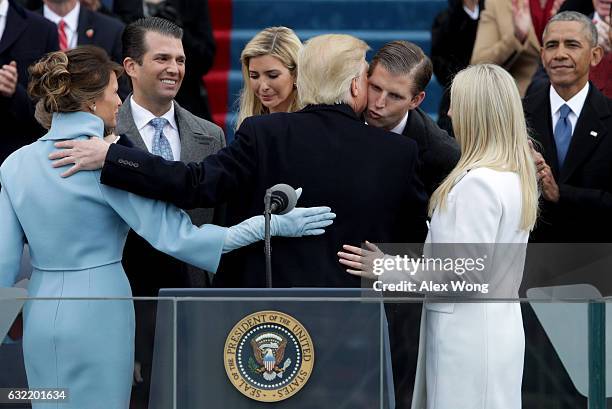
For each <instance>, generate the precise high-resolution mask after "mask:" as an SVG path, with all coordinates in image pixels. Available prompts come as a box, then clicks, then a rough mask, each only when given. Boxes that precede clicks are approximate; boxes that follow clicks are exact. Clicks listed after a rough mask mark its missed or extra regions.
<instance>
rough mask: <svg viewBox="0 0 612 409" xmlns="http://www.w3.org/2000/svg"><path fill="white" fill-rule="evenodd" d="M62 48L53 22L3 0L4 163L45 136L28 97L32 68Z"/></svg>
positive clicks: (0, 109)
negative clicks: (47, 55)
mask: <svg viewBox="0 0 612 409" xmlns="http://www.w3.org/2000/svg"><path fill="white" fill-rule="evenodd" d="M58 46H59V44H58V39H57V29H56V27H55V26H54V25H53V24H52V23H51V22H49V21H47V20H45V19H44V18H42V17H41V16H39V15H37V14H35V13H32V12H30V11H28V10H25V9H24V8H23V7H21V6H20V5H18V4H16V3H15V2H13V1H12V0H0V123H2V142H1V143H0V163H2V162H4V159H6V157H7V156H8V155H10V154H11V153H12V152H13V151H15V150H17V149H19V148H20V147H22V146H24V145H27V144H29V143H32V142H34V141H35V140H36V139H38V137H40V136H41V135H42V134H43V131H44V130H43V128H41V127H40V126H39V125H38V123H37V122H36V120H35V119H34V104H33V103H32V101H31V99H30V97H29V96H28V94H27V86H28V67H29V66H30V65H31V64H33V63H34V62H35V61H36V60H38V59H39V58H41V57H42V56H43V55H45V54H46V53H48V52H51V51H55V50H57V49H58Z"/></svg>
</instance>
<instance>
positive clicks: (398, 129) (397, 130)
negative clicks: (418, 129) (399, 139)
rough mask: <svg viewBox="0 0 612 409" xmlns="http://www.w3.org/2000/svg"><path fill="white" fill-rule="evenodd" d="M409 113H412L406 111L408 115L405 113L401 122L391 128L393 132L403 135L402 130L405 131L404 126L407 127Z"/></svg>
mask: <svg viewBox="0 0 612 409" xmlns="http://www.w3.org/2000/svg"><path fill="white" fill-rule="evenodd" d="M409 114H410V111H408V112H406V115H404V117H403V118H402V120H401V121H400V122H399V124H397V125H396V126H395V128H393V129H391V132H393V133H397V134H400V135H401V134H402V132H404V128H406V123H407V122H408V115H409Z"/></svg>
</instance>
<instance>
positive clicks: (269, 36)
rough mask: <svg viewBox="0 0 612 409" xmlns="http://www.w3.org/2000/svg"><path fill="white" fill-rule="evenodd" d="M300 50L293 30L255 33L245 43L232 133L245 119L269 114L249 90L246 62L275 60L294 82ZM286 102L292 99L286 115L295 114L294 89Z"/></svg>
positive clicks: (268, 29) (300, 46)
mask: <svg viewBox="0 0 612 409" xmlns="http://www.w3.org/2000/svg"><path fill="white" fill-rule="evenodd" d="M301 48H302V42H301V41H300V39H299V38H298V36H297V35H295V33H294V32H293V30H291V29H290V28H287V27H268V28H266V29H263V30H262V31H260V32H259V33H257V34H256V35H255V37H253V38H252V39H251V41H249V42H248V43H247V45H246V46H245V47H244V49H243V50H242V53H241V54H240V61H241V63H242V80H243V84H244V85H243V87H242V91H241V92H240V102H239V104H240V108H239V111H238V119H237V121H236V128H235V129H238V128H239V127H240V124H242V121H244V120H245V118H248V117H250V116H253V115H262V114H268V113H269V111H268V108H266V107H265V106H263V104H262V103H261V101H260V100H259V98H257V96H255V93H254V92H253V90H252V89H251V87H250V86H249V61H250V60H251V58H255V57H262V56H264V55H271V56H272V57H275V58H277V59H278V60H279V61H280V62H281V63H282V64H283V65H284V66H285V67H286V68H287V69H288V70H289V72H290V73H291V75H292V76H293V78H294V79H295V78H297V58H298V53H299V51H300V49H301ZM289 98H292V99H293V100H292V101H291V105H289V112H293V111H297V110H298V108H299V102H298V98H297V91H296V90H295V89H294V90H293V92H292V94H291V95H290V96H289Z"/></svg>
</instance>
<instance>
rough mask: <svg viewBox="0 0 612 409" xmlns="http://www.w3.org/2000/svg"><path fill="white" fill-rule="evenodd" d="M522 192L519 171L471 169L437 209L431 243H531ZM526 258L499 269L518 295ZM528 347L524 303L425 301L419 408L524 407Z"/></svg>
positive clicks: (417, 386)
mask: <svg viewBox="0 0 612 409" xmlns="http://www.w3.org/2000/svg"><path fill="white" fill-rule="evenodd" d="M521 191H522V190H521V186H520V180H519V176H518V174H516V173H513V172H500V171H495V170H492V169H488V168H477V169H473V170H471V171H470V172H467V173H466V174H464V176H463V177H462V178H460V179H459V181H458V182H457V183H456V184H455V186H454V187H453V188H452V190H451V191H450V193H449V196H448V198H447V205H446V207H445V209H444V210H442V211H441V210H440V209H436V210H435V212H434V214H433V216H432V220H431V224H430V230H429V234H428V236H427V242H429V243H491V244H494V243H527V240H528V237H529V233H528V232H527V231H524V230H521V229H520V219H521V207H522V204H521ZM496 249H499V247H496ZM501 258H502V259H503V257H501ZM503 262H504V261H503V260H502V263H503ZM524 262H525V259H524V254H523V257H517V258H514V259H512V264H513V265H512V266H510V265H508V266H501V268H500V267H499V266H498V267H497V268H496V271H502V272H503V274H502V276H503V277H501V279H502V280H504V282H505V285H506V288H508V286H509V288H510V289H511V290H510V292H511V293H512V294H514V296H516V297H518V289H519V285H520V283H521V279H522V272H523V267H524ZM506 267H507V268H506ZM524 350H525V335H524V332H523V324H522V317H521V310H520V304H519V303H518V302H514V303H510V302H503V303H502V302H491V303H482V302H480V303H432V302H426V303H425V304H424V308H423V315H422V320H421V334H420V340H419V357H418V364H417V377H416V382H415V391H414V395H413V402H412V409H457V408H461V409H519V408H520V407H521V381H522V375H523V360H524Z"/></svg>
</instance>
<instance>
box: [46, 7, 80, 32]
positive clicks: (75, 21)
mask: <svg viewBox="0 0 612 409" xmlns="http://www.w3.org/2000/svg"><path fill="white" fill-rule="evenodd" d="M80 11H81V3H80V2H78V1H77V4H76V6H75V7H74V8H73V9H72V10H70V11H69V12H68V14H66V15H65V16H64V17H62V16H60V15H57V14H55V13H54V12H53V10H51V9H50V8H49V7H47V5H46V4H45V5H44V6H43V15H44V16H45V18H47V19H48V20H51V21H52V22H54V23H55V24H59V22H60V20H64V22H65V23H66V26H67V27H68V28H69V29H70V30H72V31H75V32H76V31H77V28H78V27H79V12H80Z"/></svg>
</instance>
